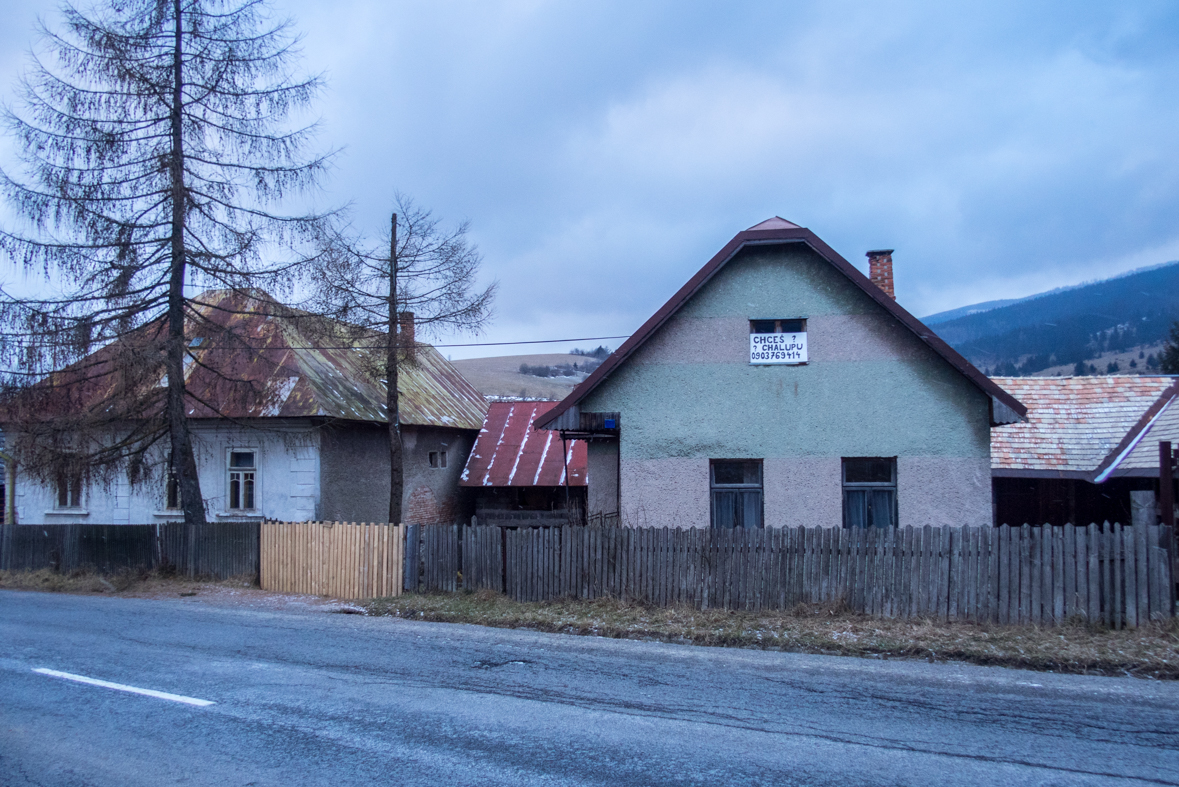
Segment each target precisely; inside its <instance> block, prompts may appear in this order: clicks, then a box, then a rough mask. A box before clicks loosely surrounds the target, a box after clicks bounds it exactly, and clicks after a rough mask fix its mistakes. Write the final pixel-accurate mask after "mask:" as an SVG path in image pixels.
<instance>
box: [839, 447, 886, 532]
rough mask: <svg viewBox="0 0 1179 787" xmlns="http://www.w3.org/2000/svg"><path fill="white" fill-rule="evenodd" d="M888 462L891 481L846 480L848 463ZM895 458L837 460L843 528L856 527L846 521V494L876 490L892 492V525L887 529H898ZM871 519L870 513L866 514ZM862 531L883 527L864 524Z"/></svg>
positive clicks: (856, 457)
mask: <svg viewBox="0 0 1179 787" xmlns="http://www.w3.org/2000/svg"><path fill="white" fill-rule="evenodd" d="M863 461H869V462H888V463H889V466H890V468H889V469H890V471H891V476H892V480H891V481H851V482H849V481H848V480H847V468H848V463H849V462H863ZM897 475H898V473H897V457H895V456H844V457H840V460H839V481H840V498H841V500H842V504H843V526H844V527H845V528H852V527H857V525H853V524H851V523H850V522H849V521H848V513H849V509H848V492H870V491H876V490H886V491H891V492H892V511H891V513H890V516H891V519H892V523H891V525H889V527H894V528H895V527H900V502H899V500H900V495H899V494H898V493H897ZM868 516H869V518H871V517H872V513H871V511H869V514H868ZM863 527H864V529H868V528H877V527H883V526H881V525H877V524H875V522H874V521H869V522H865V524H864V526H863Z"/></svg>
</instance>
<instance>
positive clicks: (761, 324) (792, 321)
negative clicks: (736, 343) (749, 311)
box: [749, 317, 810, 366]
mask: <svg viewBox="0 0 1179 787" xmlns="http://www.w3.org/2000/svg"><path fill="white" fill-rule="evenodd" d="M807 322H808V318H806V317H765V318H756V317H750V318H749V335H750V336H751V337H752V336H765V335H768V334H775V333H790V334H795V335H798V334H801V335H802V336H803V337H804V338H803V346H802V352H803V356H804V357H803V359H802V360H781V359H772V360H771V359H758V360H754V357H753V356H754V351H755V347H754V344H753V339H750V340H749V365H750V366H807V365H808V364H810V333H809V331H808V325H807ZM767 323H773V330H772V331H771V330H761V329H764V328H768V327H770V326H769V325H768V324H767ZM796 327H797V328H798V330H790V329H792V328H796ZM763 352H764V351H763Z"/></svg>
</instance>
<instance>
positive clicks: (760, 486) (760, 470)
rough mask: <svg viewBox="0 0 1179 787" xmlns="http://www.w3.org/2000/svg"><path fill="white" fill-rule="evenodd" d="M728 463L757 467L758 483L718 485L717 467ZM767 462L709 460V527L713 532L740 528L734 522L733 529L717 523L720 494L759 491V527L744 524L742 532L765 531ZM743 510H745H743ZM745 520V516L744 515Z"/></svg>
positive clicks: (760, 460)
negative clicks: (717, 499)
mask: <svg viewBox="0 0 1179 787" xmlns="http://www.w3.org/2000/svg"><path fill="white" fill-rule="evenodd" d="M726 462H745V463H752V464H755V465H756V466H757V479H758V480H757V483H747V482H742V483H740V484H725V483H720V484H718V483H717V481H716V466H717V465H718V464H724V463H726ZM765 481H766V474H765V460H763V459H749V458H745V459H709V460H708V526H709V528H710V529H712V530H737V529H738V527H737V525H736V523H735V522H734V525H733V527H731V528H726V527H720V526H718V525H717V522H716V516H717V511H716V508H717V507H716V497H717V493H718V492H739V491H747V492H749V491H754V490H756V491H757V496H758V505H757V525H756V527H748V526H747V525H745V524H744V523H742V525H741V528H740V529H742V530H745V529H749V530H755V529H756V530H760V529H765V526H766V494H765ZM742 510H743V509H742ZM742 518H744V514H742Z"/></svg>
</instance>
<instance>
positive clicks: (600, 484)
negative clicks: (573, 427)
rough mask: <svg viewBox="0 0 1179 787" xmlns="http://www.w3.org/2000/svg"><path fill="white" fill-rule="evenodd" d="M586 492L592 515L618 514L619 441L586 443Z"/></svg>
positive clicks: (589, 511) (589, 510)
mask: <svg viewBox="0 0 1179 787" xmlns="http://www.w3.org/2000/svg"><path fill="white" fill-rule="evenodd" d="M586 480H587V486H586V492H587V501H586V502H587V509H588V513H589V515H590V516H601V515H603V514H605V515H610V516H613V515H616V514H618V441H617V440H591V441H589V442H588V443H587V444H586Z"/></svg>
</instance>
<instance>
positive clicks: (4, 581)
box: [0, 568, 254, 595]
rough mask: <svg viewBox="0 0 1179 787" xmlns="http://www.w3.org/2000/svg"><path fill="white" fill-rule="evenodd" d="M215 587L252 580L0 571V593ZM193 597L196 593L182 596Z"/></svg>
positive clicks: (164, 573) (140, 573)
mask: <svg viewBox="0 0 1179 787" xmlns="http://www.w3.org/2000/svg"><path fill="white" fill-rule="evenodd" d="M202 584H217V585H226V586H231V587H251V586H254V582H253V578H252V577H235V578H233V579H227V580H222V581H216V580H204V581H202V580H199V579H197V580H194V579H192V578H189V577H181V576H178V575H177V574H176V573H175V572H167V571H131V570H123V571H117V572H115V573H113V574H100V573H97V572H94V571H72V572H70V573H68V574H59V573H57V572H56V571H51V570H50V569H47V568H44V569H40V570H39V571H0V589H3V590H40V591H43V592H48V593H107V594H115V595H117V594H124V593H126V594H136V593H144V592H150V591H154V590H162V589H165V588H167V589H177V590H178V591H179V592H183V591H186V590H189V586H194V587H195V586H199V585H202ZM184 595H195V593H184Z"/></svg>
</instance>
